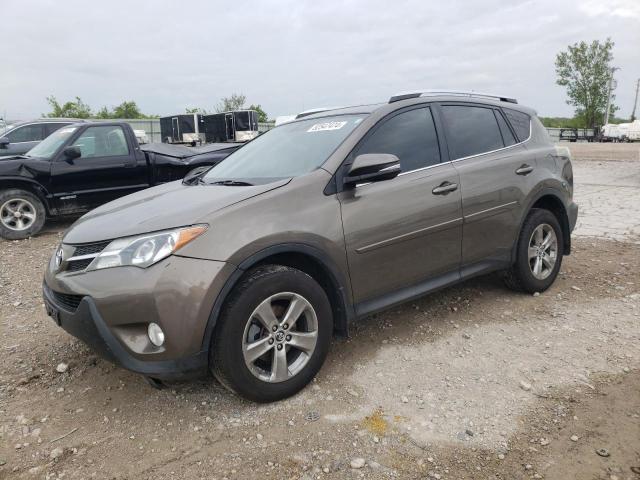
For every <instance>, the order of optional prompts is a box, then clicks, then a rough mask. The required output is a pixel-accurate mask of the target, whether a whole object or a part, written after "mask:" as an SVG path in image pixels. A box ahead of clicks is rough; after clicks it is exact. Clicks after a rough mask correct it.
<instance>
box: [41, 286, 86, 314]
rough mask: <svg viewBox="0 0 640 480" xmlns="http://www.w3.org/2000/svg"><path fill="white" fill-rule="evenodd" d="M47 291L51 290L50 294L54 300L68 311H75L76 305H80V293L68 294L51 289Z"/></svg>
mask: <svg viewBox="0 0 640 480" xmlns="http://www.w3.org/2000/svg"><path fill="white" fill-rule="evenodd" d="M49 291H50V292H51V296H53V299H54V300H55V302H56V303H57V304H58V305H59V306H61V307H63V308H64V309H65V310H68V311H70V312H75V311H76V310H77V309H78V305H80V301H81V300H82V298H83V296H82V295H70V294H68V293H60V292H55V291H53V290H49Z"/></svg>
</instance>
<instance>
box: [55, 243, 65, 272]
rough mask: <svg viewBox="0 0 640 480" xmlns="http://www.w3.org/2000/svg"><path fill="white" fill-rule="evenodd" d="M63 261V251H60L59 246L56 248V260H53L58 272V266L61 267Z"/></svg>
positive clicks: (60, 247)
mask: <svg viewBox="0 0 640 480" xmlns="http://www.w3.org/2000/svg"><path fill="white" fill-rule="evenodd" d="M63 260H64V251H63V250H62V245H60V246H59V247H58V250H56V259H55V265H56V270H60V266H61V265H62V261H63Z"/></svg>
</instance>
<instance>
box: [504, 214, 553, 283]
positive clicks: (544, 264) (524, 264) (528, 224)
mask: <svg viewBox="0 0 640 480" xmlns="http://www.w3.org/2000/svg"><path fill="white" fill-rule="evenodd" d="M540 231H541V232H542V235H543V238H545V239H546V238H547V237H546V235H547V234H548V233H550V232H551V231H553V235H555V257H554V254H553V244H552V245H551V246H550V247H548V248H546V249H545V248H543V251H542V252H540V248H539V247H538V248H537V247H536V244H537V243H539V241H538V240H539V239H540V237H539V236H537V237H536V238H537V239H538V240H536V239H534V238H533V235H534V232H536V234H537V235H539V234H538V232H540ZM551 240H553V237H551ZM530 245H532V250H531V251H530V250H529V247H530ZM543 247H544V245H543ZM563 248H564V237H563V234H562V228H561V227H560V223H559V222H558V219H557V218H556V216H555V215H554V214H553V213H551V212H550V211H549V210H543V209H538V208H534V209H532V210H531V211H530V212H529V214H528V215H527V218H526V219H525V221H524V224H523V225H522V229H521V231H520V236H519V237H518V243H517V244H516V260H515V263H514V264H513V265H512V266H511V268H510V269H509V270H507V271H506V272H505V278H504V279H505V283H506V284H507V286H508V287H509V288H511V289H512V290H516V291H519V292H527V293H535V292H543V291H545V290H546V289H548V288H549V287H550V286H551V285H552V284H553V282H554V281H555V279H556V277H557V276H558V272H559V271H560V266H561V265H562V257H563ZM532 253H535V254H536V255H535V256H533V257H531V258H530V254H532ZM543 253H544V254H545V255H546V257H545V255H543ZM544 258H546V260H544ZM554 258H555V260H554V261H553V266H552V267H550V266H549V262H550V261H551V260H552V259H554ZM538 262H539V263H538ZM536 264H539V268H540V270H539V271H538V273H537V274H536V273H535V270H536V268H535V267H536Z"/></svg>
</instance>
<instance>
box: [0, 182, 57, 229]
mask: <svg viewBox="0 0 640 480" xmlns="http://www.w3.org/2000/svg"><path fill="white" fill-rule="evenodd" d="M45 217H46V212H45V209H44V205H43V204H42V201H41V200H40V199H39V198H38V197H37V196H35V195H34V194H33V193H31V192H28V191H26V190H19V189H11V190H2V191H0V237H2V238H6V239H7V240H21V239H23V238H28V237H31V236H33V235H35V234H36V233H38V232H39V231H40V230H41V229H42V226H43V225H44V221H45Z"/></svg>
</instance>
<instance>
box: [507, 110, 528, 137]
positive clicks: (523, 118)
mask: <svg viewBox="0 0 640 480" xmlns="http://www.w3.org/2000/svg"><path fill="white" fill-rule="evenodd" d="M502 111H503V112H504V116H505V117H507V120H508V121H509V123H510V124H511V126H512V127H513V130H514V132H516V136H517V137H518V141H520V142H524V141H525V140H526V139H527V138H529V135H531V117H530V116H529V115H527V114H526V113H523V112H518V111H517V110H511V109H509V108H503V109H502Z"/></svg>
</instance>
